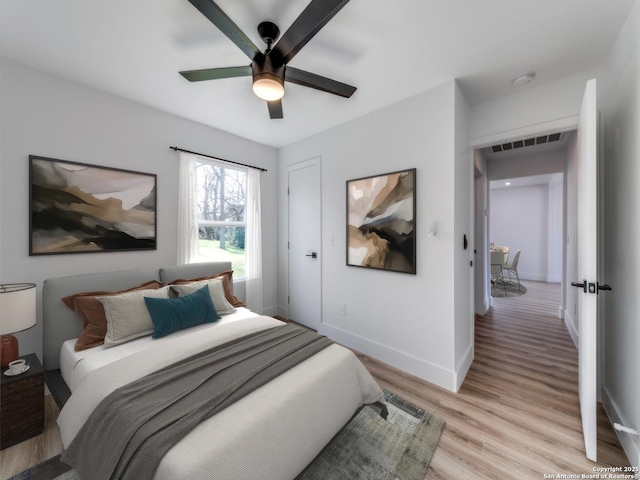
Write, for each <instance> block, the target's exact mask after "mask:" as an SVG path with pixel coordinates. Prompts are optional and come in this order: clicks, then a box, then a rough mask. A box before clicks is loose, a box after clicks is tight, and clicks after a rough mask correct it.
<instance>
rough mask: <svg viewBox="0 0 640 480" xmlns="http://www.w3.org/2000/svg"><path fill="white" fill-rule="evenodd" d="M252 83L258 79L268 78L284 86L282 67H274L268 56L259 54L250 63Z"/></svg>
mask: <svg viewBox="0 0 640 480" xmlns="http://www.w3.org/2000/svg"><path fill="white" fill-rule="evenodd" d="M251 69H252V70H253V80H254V82H255V81H256V80H258V79H260V78H270V79H274V80H276V81H277V82H278V83H282V84H284V65H274V64H273V61H272V59H271V56H270V55H264V54H262V53H261V54H259V55H256V58H254V59H253V62H251Z"/></svg>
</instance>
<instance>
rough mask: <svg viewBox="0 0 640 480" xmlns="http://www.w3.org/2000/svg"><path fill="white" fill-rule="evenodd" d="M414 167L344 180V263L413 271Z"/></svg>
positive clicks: (414, 245) (414, 255)
mask: <svg viewBox="0 0 640 480" xmlns="http://www.w3.org/2000/svg"><path fill="white" fill-rule="evenodd" d="M415 219H416V169H415V168H411V169H409V170H401V171H399V172H392V173H386V174H384V175H375V176H371V177H365V178H358V179H355V180H348V181H347V265H350V266H355V267H366V268H375V269H379V270H389V271H392V272H402V273H412V274H415V273H416V235H415V223H416V221H415Z"/></svg>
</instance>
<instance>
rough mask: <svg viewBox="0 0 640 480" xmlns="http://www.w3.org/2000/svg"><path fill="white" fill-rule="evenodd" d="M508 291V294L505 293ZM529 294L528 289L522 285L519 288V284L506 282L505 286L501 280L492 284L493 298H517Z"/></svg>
mask: <svg viewBox="0 0 640 480" xmlns="http://www.w3.org/2000/svg"><path fill="white" fill-rule="evenodd" d="M505 289H506V293H505ZM525 293H527V287H525V286H524V285H522V283H521V284H520V288H518V282H511V281H509V280H507V281H505V282H504V284H503V283H502V281H501V280H496V281H495V282H493V283H492V284H491V296H492V297H517V296H519V295H524V294H525Z"/></svg>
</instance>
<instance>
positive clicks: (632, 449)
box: [602, 387, 640, 468]
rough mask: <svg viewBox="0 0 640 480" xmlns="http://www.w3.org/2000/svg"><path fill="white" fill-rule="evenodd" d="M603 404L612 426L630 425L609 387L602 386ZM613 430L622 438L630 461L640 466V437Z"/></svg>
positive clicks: (621, 441) (621, 440) (619, 438)
mask: <svg viewBox="0 0 640 480" xmlns="http://www.w3.org/2000/svg"><path fill="white" fill-rule="evenodd" d="M602 405H603V406H604V411H605V412H607V416H608V417H609V421H610V422H611V425H612V426H613V424H614V423H619V424H620V425H625V426H629V424H627V423H625V420H624V418H623V416H622V415H621V413H620V408H618V404H617V403H616V402H615V400H614V399H613V396H612V395H611V393H610V392H609V390H608V389H607V387H602ZM613 431H614V432H615V433H616V435H617V437H618V440H620V443H621V444H622V449H623V450H624V453H625V455H626V456H627V459H628V460H629V463H630V464H631V465H632V466H634V467H638V468H640V437H638V436H634V435H631V434H629V433H626V432H621V431H619V430H616V429H615V428H614V429H613Z"/></svg>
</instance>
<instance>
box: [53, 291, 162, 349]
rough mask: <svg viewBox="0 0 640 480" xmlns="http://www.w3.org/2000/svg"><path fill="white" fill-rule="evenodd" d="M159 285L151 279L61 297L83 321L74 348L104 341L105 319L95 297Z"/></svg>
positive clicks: (95, 344)
mask: <svg viewBox="0 0 640 480" xmlns="http://www.w3.org/2000/svg"><path fill="white" fill-rule="evenodd" d="M160 287H162V283H160V282H158V281H157V280H151V281H149V282H145V283H143V284H141V285H138V286H137V287H132V288H128V289H126V290H120V291H119V292H82V293H76V294H74V295H69V296H67V297H64V298H62V301H63V302H64V304H65V305H66V306H67V307H69V308H70V309H71V310H73V311H74V313H75V314H76V315H78V316H79V317H80V318H81V319H82V322H83V330H82V333H81V334H80V336H79V337H78V340H77V341H76V346H75V350H76V351H80V350H86V349H87V348H93V347H97V346H100V345H102V344H103V343H104V336H105V335H106V334H107V319H106V317H105V315H104V307H103V306H102V303H100V301H99V300H98V299H96V297H104V296H110V295H120V294H121V293H126V292H132V291H136V290H157V289H158V288H160Z"/></svg>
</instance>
